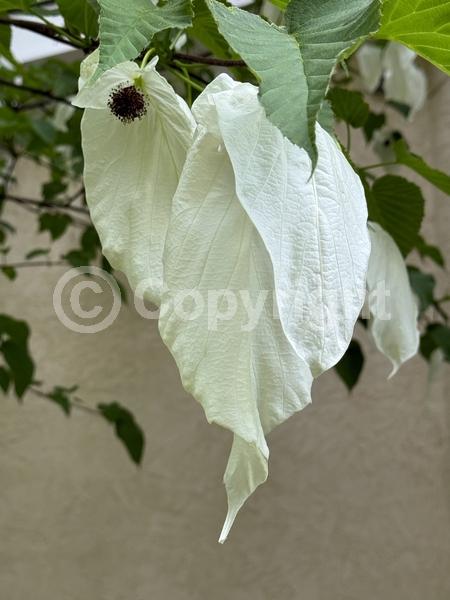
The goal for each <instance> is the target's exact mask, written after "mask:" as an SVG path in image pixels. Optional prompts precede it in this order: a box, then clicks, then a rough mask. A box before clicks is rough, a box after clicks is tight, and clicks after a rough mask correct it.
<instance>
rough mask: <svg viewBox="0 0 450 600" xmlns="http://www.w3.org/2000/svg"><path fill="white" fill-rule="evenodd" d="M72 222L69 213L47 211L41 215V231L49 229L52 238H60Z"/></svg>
mask: <svg viewBox="0 0 450 600" xmlns="http://www.w3.org/2000/svg"><path fill="white" fill-rule="evenodd" d="M71 223H72V217H70V216H69V215H66V214H64V213H53V212H46V213H42V214H41V215H40V216H39V231H40V232H42V231H48V232H49V234H50V236H51V238H52V240H58V239H59V238H60V237H62V236H63V235H64V233H65V231H66V229H67V228H68V227H69V225H70V224H71Z"/></svg>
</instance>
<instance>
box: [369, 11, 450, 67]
mask: <svg viewBox="0 0 450 600" xmlns="http://www.w3.org/2000/svg"><path fill="white" fill-rule="evenodd" d="M449 24H450V1H449V0H426V1H424V0H384V2H383V17H382V21H381V28H380V30H379V32H378V33H377V34H376V37H377V38H379V39H383V40H393V41H395V42H401V43H402V44H404V45H405V46H408V47H409V48H411V49H412V50H414V51H415V52H417V53H418V54H420V55H421V56H423V57H424V58H426V59H427V60H429V61H430V62H432V63H433V64H435V65H436V66H437V67H439V69H442V71H444V72H445V73H447V74H449V75H450V44H449V33H450V25H449Z"/></svg>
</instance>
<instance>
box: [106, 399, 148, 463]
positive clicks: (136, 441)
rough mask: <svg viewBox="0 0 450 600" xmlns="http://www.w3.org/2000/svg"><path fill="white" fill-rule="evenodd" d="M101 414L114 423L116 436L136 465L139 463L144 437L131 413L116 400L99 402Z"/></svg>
mask: <svg viewBox="0 0 450 600" xmlns="http://www.w3.org/2000/svg"><path fill="white" fill-rule="evenodd" d="M97 408H98V409H99V411H100V412H101V414H102V415H103V416H104V417H105V419H106V420H107V421H109V422H110V423H112V424H113V425H114V428H115V431H116V435H117V437H118V438H119V439H120V440H121V441H122V442H123V443H124V445H125V448H126V449H127V451H128V453H129V455H130V457H131V459H132V460H133V462H135V463H136V464H137V465H139V464H140V463H141V460H142V454H143V451H144V445H145V437H144V433H143V431H142V429H141V428H140V427H139V425H138V424H137V423H136V421H135V419H134V416H133V415H132V413H131V412H130V411H129V410H128V409H126V408H123V406H121V405H120V404H118V403H117V402H112V403H111V404H99V405H98V407H97Z"/></svg>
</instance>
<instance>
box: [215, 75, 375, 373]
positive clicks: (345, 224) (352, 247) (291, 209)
mask: <svg viewBox="0 0 450 600" xmlns="http://www.w3.org/2000/svg"><path fill="white" fill-rule="evenodd" d="M221 77H222V78H223V79H225V78H227V76H226V75H222V76H221ZM214 103H215V105H216V107H217V114H218V122H219V128H220V131H221V134H222V137H223V140H224V143H225V147H226V149H227V151H228V154H229V156H230V159H231V162H232V165H233V169H234V173H235V177H236V186H237V195H238V198H239V200H240V202H241V203H242V205H243V207H244V209H245V210H246V212H247V214H248V215H249V217H250V219H251V220H252V222H253V223H254V225H255V226H256V228H257V230H258V231H259V233H260V235H261V238H262V239H263V241H264V244H265V246H266V248H267V250H268V252H269V255H270V257H271V261H272V265H273V269H274V277H275V288H276V293H277V304H278V309H279V313H280V319H281V323H282V325H283V327H284V330H285V332H286V335H287V337H288V339H289V340H290V342H291V343H292V345H293V347H294V348H295V350H296V351H297V353H298V354H299V356H301V357H302V358H303V359H304V360H305V362H306V363H307V364H308V365H309V366H310V368H311V370H312V372H313V374H314V375H315V376H317V375H319V374H320V373H321V372H323V371H324V370H326V369H329V368H330V367H332V366H333V365H335V364H336V363H337V362H338V361H339V359H340V358H341V357H342V355H343V354H344V352H345V350H346V349H347V347H348V345H349V343H350V340H351V337H352V334H353V329H354V325H355V322H356V320H357V318H358V315H359V313H360V311H361V307H362V305H363V302H364V296H365V278H366V272H367V263H368V260H369V253H370V243H369V237H368V234H367V230H366V226H367V205H366V200H365V195H364V190H363V187H362V185H361V181H360V179H359V177H358V176H357V175H356V173H355V172H354V171H353V169H352V167H351V166H350V164H349V163H348V161H347V160H346V158H345V156H344V155H343V153H342V152H341V150H340V149H339V148H338V146H337V144H336V142H335V141H334V139H333V138H332V137H331V136H330V135H329V134H328V133H327V132H326V131H324V130H323V129H322V128H321V127H320V126H319V125H318V126H317V132H316V142H317V149H318V154H319V157H318V162H317V166H316V168H315V170H314V172H313V173H312V172H311V169H312V167H311V161H310V158H309V157H308V155H307V153H306V151H305V150H302V149H300V148H299V147H298V146H296V145H294V144H292V143H291V142H290V141H289V140H288V139H287V138H285V137H284V136H283V135H282V134H281V133H280V131H279V130H278V129H277V127H275V126H274V125H272V124H271V123H270V121H269V120H268V119H267V117H266V116H265V112H264V109H263V108H262V106H261V105H260V103H259V101H258V97H257V88H255V87H254V86H251V85H248V84H247V85H246V84H240V85H239V86H237V87H235V88H234V89H232V90H231V91H228V92H223V93H220V94H216V95H215V96H214Z"/></svg>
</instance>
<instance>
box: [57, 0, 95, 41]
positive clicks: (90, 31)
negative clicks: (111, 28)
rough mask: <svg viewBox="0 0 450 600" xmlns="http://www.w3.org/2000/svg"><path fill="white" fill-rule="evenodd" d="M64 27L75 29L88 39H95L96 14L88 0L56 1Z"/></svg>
mask: <svg viewBox="0 0 450 600" xmlns="http://www.w3.org/2000/svg"><path fill="white" fill-rule="evenodd" d="M56 3H57V4H58V6H59V9H60V11H61V15H62V16H63V17H64V21H65V23H66V26H67V27H69V28H70V29H71V28H72V27H75V28H76V29H78V31H81V33H84V34H85V35H87V36H88V37H90V38H95V37H97V33H98V12H97V11H96V10H95V9H94V6H93V5H92V4H91V3H90V2H89V1H88V0H57V2H56Z"/></svg>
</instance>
